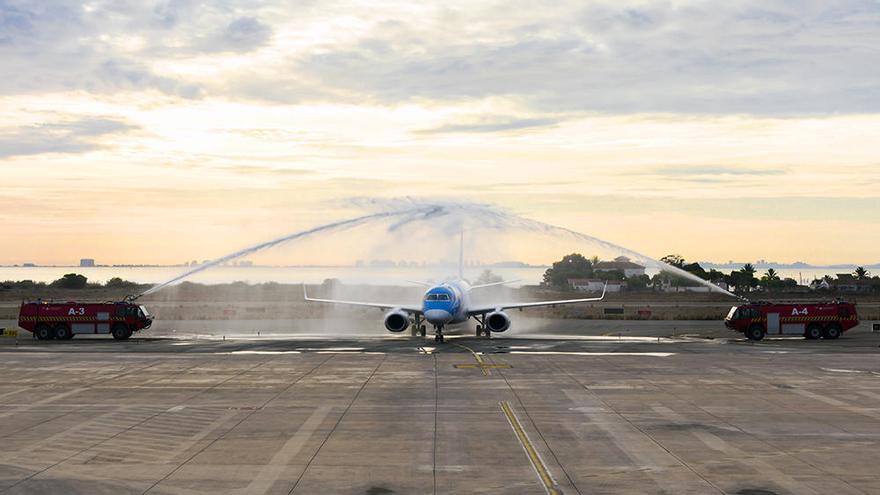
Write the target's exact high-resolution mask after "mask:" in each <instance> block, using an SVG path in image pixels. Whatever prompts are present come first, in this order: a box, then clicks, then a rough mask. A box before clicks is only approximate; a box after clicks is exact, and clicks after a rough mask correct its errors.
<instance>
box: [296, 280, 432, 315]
mask: <svg viewBox="0 0 880 495" xmlns="http://www.w3.org/2000/svg"><path fill="white" fill-rule="evenodd" d="M303 299H304V300H305V301H306V302H320V303H329V304H344V305H348V306H362V307H366V308H377V309H383V310H389V309H400V310H403V311H406V312H407V313H410V314H419V315H420V314H422V308H420V307H416V306H411V305H406V304H386V303H371V302H361V301H344V300H341V299H318V298H315V297H309V294H308V293H307V292H306V286H305V284H303Z"/></svg>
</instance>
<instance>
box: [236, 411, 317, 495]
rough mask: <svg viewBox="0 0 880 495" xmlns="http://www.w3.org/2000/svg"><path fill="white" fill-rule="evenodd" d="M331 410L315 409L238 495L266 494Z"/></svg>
mask: <svg viewBox="0 0 880 495" xmlns="http://www.w3.org/2000/svg"><path fill="white" fill-rule="evenodd" d="M332 409H333V408H332V407H331V406H321V407H319V408H318V409H316V410H315V412H313V413H312V415H311V416H309V418H308V419H307V420H306V421H305V422H304V423H303V424H302V426H300V427H299V429H298V430H296V433H294V434H293V436H292V437H290V439H289V440H287V442H285V443H284V446H282V447H281V449H279V450H278V452H276V453H275V455H274V456H272V460H270V461H269V464H266V465H264V466H263V467H262V469H260V472H259V474H257V476H256V477H254V479H253V480H252V481H251V483H250V484H249V485H248V486H247V488H244V489H243V490H240V491H239V493H266V492H268V491H269V489H270V488H272V485H274V484H275V482H276V481H278V479H279V478H280V477H281V475H282V474H284V471H285V470H288V469H289V468H290V466H289V464H290V461H291V460H292V459H293V458H294V457H296V455H297V454H299V452H300V451H301V450H302V448H303V446H304V445H305V444H306V442H308V441H309V439H310V438H311V437H312V434H313V433H315V431H317V430H318V428H319V427H320V426H321V424H322V423H324V419H325V418H326V417H327V415H328V414H330V411H331V410H332Z"/></svg>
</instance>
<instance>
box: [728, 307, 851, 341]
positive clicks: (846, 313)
mask: <svg viewBox="0 0 880 495" xmlns="http://www.w3.org/2000/svg"><path fill="white" fill-rule="evenodd" d="M724 324H725V325H726V326H727V328H730V329H731V330H736V331H737V332H741V333H744V334H745V336H746V337H747V338H748V339H749V340H761V339H763V338H764V336H765V335H801V336H803V337H806V338H807V339H810V340H815V339H818V338H825V339H836V338H838V337H840V335H841V334H842V333H843V332H845V331H847V330H849V329H851V328H853V327H855V326H856V325H858V324H859V316H858V313H857V312H856V305H855V304H852V303H846V302H830V303H771V302H758V303H749V304H744V305H742V306H734V307H732V308H730V312H729V313H728V314H727V317H726V318H725V319H724Z"/></svg>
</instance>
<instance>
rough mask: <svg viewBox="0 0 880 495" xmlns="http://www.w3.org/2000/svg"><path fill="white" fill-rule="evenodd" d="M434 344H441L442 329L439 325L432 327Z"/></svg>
mask: <svg viewBox="0 0 880 495" xmlns="http://www.w3.org/2000/svg"><path fill="white" fill-rule="evenodd" d="M434 342H443V327H442V326H440V325H436V326H434Z"/></svg>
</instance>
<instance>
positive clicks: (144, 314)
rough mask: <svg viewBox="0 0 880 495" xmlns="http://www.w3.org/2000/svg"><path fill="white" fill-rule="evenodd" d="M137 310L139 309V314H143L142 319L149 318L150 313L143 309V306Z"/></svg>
mask: <svg viewBox="0 0 880 495" xmlns="http://www.w3.org/2000/svg"><path fill="white" fill-rule="evenodd" d="M138 308H140V310H141V313H143V316H144V318H149V317H150V312H149V311H147V308H145V307H143V306H138Z"/></svg>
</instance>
